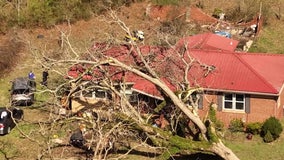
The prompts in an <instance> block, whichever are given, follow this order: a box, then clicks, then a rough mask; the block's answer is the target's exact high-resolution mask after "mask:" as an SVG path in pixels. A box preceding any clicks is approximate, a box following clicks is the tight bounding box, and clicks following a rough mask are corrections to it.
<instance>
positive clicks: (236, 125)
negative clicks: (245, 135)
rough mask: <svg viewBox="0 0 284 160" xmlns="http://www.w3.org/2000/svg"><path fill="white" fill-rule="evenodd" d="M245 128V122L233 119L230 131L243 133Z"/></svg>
mask: <svg viewBox="0 0 284 160" xmlns="http://www.w3.org/2000/svg"><path fill="white" fill-rule="evenodd" d="M244 127H245V125H244V122H243V121H242V120H241V119H233V120H231V122H230V125H229V130H230V131H231V132H243V131H244Z"/></svg>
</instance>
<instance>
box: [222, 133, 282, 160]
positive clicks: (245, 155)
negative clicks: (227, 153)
mask: <svg viewBox="0 0 284 160" xmlns="http://www.w3.org/2000/svg"><path fill="white" fill-rule="evenodd" d="M224 144H225V145H226V146H227V147H229V148H230V149H231V150H232V151H233V152H234V153H235V154H236V155H237V156H238V157H239V158H240V159H241V160H246V159H249V160H268V159H273V160H282V159H283V157H284V152H283V150H284V134H283V133H282V135H281V137H280V138H279V139H277V140H276V141H274V142H272V143H264V142H263V139H262V138H261V137H260V136H259V135H254V136H253V139H252V140H247V139H246V134H245V133H227V134H226V138H225V140H224Z"/></svg>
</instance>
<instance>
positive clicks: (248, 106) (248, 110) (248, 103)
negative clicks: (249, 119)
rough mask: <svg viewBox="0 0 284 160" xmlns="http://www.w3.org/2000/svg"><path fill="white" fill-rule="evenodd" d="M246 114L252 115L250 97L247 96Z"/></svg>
mask: <svg viewBox="0 0 284 160" xmlns="http://www.w3.org/2000/svg"><path fill="white" fill-rule="evenodd" d="M245 112H246V113H250V95H248V94H246V95H245Z"/></svg>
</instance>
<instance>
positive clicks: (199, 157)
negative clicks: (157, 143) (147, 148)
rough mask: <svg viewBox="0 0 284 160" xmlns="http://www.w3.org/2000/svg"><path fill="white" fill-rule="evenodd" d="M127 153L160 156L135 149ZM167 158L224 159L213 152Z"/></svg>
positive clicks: (192, 159)
mask: <svg viewBox="0 0 284 160" xmlns="http://www.w3.org/2000/svg"><path fill="white" fill-rule="evenodd" d="M126 152H127V151H122V150H120V151H117V152H116V153H118V154H125V153H126ZM129 154H132V155H139V156H144V157H148V158H157V157H158V156H160V154H157V153H150V152H141V151H136V150H133V151H131V152H130V153H129ZM169 160H224V159H223V158H222V157H220V156H218V155H213V154H205V153H195V154H191V155H186V156H185V155H179V156H173V157H172V158H170V159H169Z"/></svg>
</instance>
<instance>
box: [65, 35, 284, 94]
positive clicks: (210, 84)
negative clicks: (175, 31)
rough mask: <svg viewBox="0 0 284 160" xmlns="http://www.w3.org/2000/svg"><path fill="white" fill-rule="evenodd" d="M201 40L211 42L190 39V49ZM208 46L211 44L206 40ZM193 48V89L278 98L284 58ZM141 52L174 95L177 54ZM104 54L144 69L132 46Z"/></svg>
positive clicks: (148, 90) (141, 86)
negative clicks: (207, 71)
mask: <svg viewBox="0 0 284 160" xmlns="http://www.w3.org/2000/svg"><path fill="white" fill-rule="evenodd" d="M215 36H218V35H215ZM215 36H213V37H215ZM197 37H199V38H197ZM200 37H203V38H205V39H206V37H207V38H208V35H206V34H202V35H199V36H195V37H194V38H193V39H191V41H190V44H191V45H190V46H194V45H192V44H196V45H199V41H197V40H200ZM218 37H219V36H218ZM195 38H197V39H195ZM214 39H215V38H214ZM216 39H218V38H216ZM221 39H226V40H227V38H224V37H221ZM185 40H186V39H183V40H181V41H180V42H182V41H185ZM194 40H196V41H194ZM229 40H230V39H229ZM206 42H210V41H209V40H206ZM182 43H184V42H182ZM207 44H210V43H207ZM188 45H189V44H188ZM216 45H217V43H216ZM179 46H180V43H178V44H177V46H176V48H175V49H177V50H178V48H179ZM218 47H219V46H218ZM218 47H216V48H218ZM194 48H196V47H192V49H190V50H187V53H188V54H189V55H190V56H191V57H190V58H193V59H194V62H193V63H192V64H193V66H192V67H191V69H190V71H189V72H188V80H189V81H190V82H191V85H192V86H194V85H197V86H201V87H203V88H205V89H211V90H223V91H230V92H234V91H235V92H243V93H251V92H253V93H258V94H273V95H276V94H278V93H279V91H280V89H281V87H282V85H283V81H284V69H283V68H284V55H274V54H265V53H263V54H260V53H259V54H255V53H237V52H231V51H225V50H216V49H215V50H205V49H203V48H202V49H194ZM140 51H141V53H142V55H143V56H146V57H147V58H146V59H147V60H149V61H151V63H150V64H149V65H150V67H152V68H153V69H154V70H155V71H156V72H157V73H158V74H159V75H160V77H161V79H162V80H163V81H164V83H166V84H167V85H168V86H169V87H170V88H171V89H172V90H173V91H175V90H177V89H178V88H179V87H180V86H179V85H178V84H180V82H181V81H182V78H183V72H184V69H185V66H184V63H183V61H182V60H181V58H180V57H179V56H178V55H177V52H176V51H174V50H173V49H169V50H165V48H162V47H152V46H142V47H140ZM103 53H104V55H105V56H111V57H114V58H117V59H118V60H120V61H122V62H124V63H126V64H128V65H132V66H136V67H137V68H139V67H144V66H143V65H141V66H140V63H141V59H140V57H139V56H138V54H137V52H135V51H134V50H133V49H131V48H130V47H129V46H114V47H112V48H110V49H108V50H106V51H104V52H103ZM184 55H186V54H184ZM184 58H185V60H189V59H190V58H188V57H184ZM203 64H206V65H203ZM204 66H209V67H212V68H213V70H212V72H210V73H209V74H208V75H207V76H204V75H205V74H206V70H205V69H204ZM103 67H105V69H108V70H109V72H110V73H111V74H112V79H113V80H122V79H123V80H124V81H125V82H132V83H134V85H133V89H134V90H136V91H138V92H140V93H144V94H147V95H150V96H153V97H160V98H162V96H161V93H160V92H159V90H158V89H157V88H156V86H155V85H154V84H152V83H151V82H149V81H148V80H146V79H143V78H141V77H139V76H137V75H135V74H133V73H130V72H127V71H123V70H122V69H119V68H117V67H114V66H103ZM140 69H141V68H140ZM79 70H80V71H78V70H74V68H73V69H72V68H71V69H70V71H69V73H68V75H69V76H72V77H74V78H75V77H77V76H78V75H79V74H81V73H82V72H84V69H81V68H79ZM93 73H94V74H95V75H96V76H97V77H90V76H89V75H87V76H85V79H86V80H91V79H93V80H95V79H96V78H98V77H99V76H100V74H98V70H96V69H95V70H94V72H93ZM83 78H84V77H83Z"/></svg>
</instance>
